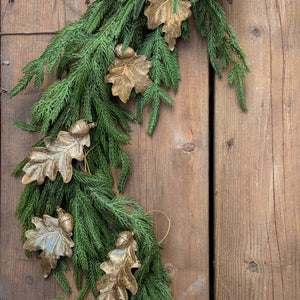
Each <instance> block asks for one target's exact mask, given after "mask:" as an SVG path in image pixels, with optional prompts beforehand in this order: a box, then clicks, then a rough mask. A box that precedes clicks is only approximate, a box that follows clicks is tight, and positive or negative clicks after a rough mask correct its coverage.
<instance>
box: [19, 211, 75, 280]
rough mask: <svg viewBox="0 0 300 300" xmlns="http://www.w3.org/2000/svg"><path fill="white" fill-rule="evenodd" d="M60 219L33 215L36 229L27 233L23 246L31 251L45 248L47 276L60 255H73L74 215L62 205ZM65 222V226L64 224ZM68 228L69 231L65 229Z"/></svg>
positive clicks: (44, 258)
mask: <svg viewBox="0 0 300 300" xmlns="http://www.w3.org/2000/svg"><path fill="white" fill-rule="evenodd" d="M57 214H58V219H56V218H52V217H50V216H48V215H44V216H43V219H41V218H37V217H33V218H32V223H33V224H34V225H35V227H36V228H35V229H34V230H28V231H26V233H25V236H26V238H27V240H26V242H25V243H24V246H23V248H24V249H25V250H29V251H37V250H43V251H42V253H41V254H40V256H39V257H40V258H41V259H42V263H41V266H42V269H43V276H44V277H45V278H47V277H48V275H49V274H50V272H51V269H54V268H55V267H56V264H57V260H58V259H59V258H60V256H67V257H69V258H71V257H72V255H73V252H72V249H71V248H72V247H74V242H73V241H72V239H71V236H72V230H73V224H74V221H73V217H72V216H71V215H70V214H68V213H66V212H65V211H64V210H63V209H61V208H60V207H57ZM62 224H63V226H62ZM66 228H67V231H66V230H65V229H66Z"/></svg>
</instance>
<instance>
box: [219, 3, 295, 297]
mask: <svg viewBox="0 0 300 300" xmlns="http://www.w3.org/2000/svg"><path fill="white" fill-rule="evenodd" d="M234 4H235V5H231V6H230V5H229V4H228V3H226V1H223V5H224V7H225V10H226V12H227V16H228V20H229V22H230V23H231V24H232V25H233V26H234V28H235V29H236V30H237V33H238V36H239V40H240V43H241V45H242V47H243V48H244V49H245V50H246V53H247V55H248V59H249V61H250V64H251V69H252V73H251V74H250V76H249V78H248V79H247V81H246V96H247V100H248V108H249V111H248V113H247V114H244V113H242V112H241V111H240V110H239V109H238V107H237V105H236V103H235V93H234V90H233V89H228V87H227V84H226V83H225V81H219V80H217V82H216V90H215V170H216V171H215V194H216V197H215V234H216V235H215V238H216V248H215V255H216V273H215V274H216V278H215V283H216V299H237V300H239V299H276V300H277V299H289V300H292V299H300V285H299V283H300V238H299V233H300V223H299V222H300V202H299V199H300V185H299V178H300V147H299V146H300V99H299V96H300V89H299V87H300V77H299V70H300V60H299V53H300V42H299V34H300V3H299V1H292V0H289V1H277V0H276V1H275V0H271V1H236V2H235V1H234Z"/></svg>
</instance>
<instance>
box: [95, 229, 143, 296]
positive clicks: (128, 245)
mask: <svg viewBox="0 0 300 300" xmlns="http://www.w3.org/2000/svg"><path fill="white" fill-rule="evenodd" d="M133 235H134V233H133V232H130V231H123V232H121V233H119V236H118V239H117V241H116V250H113V251H111V252H109V253H108V256H109V258H110V260H109V261H107V262H104V263H102V264H101V265H100V268H101V269H102V270H103V271H105V272H106V274H105V275H103V276H102V277H100V278H99V279H98V281H97V289H98V290H99V291H100V295H99V296H98V298H97V300H120V299H123V300H127V299H128V294H127V291H126V289H128V290H129V291H130V292H131V293H132V294H133V295H135V294H136V293H137V290H138V286H137V282H136V280H135V278H134V276H133V275H132V273H131V269H132V268H139V267H140V266H141V264H140V262H139V261H138V260H137V257H136V255H135V252H136V251H137V243H136V241H135V240H134V238H133Z"/></svg>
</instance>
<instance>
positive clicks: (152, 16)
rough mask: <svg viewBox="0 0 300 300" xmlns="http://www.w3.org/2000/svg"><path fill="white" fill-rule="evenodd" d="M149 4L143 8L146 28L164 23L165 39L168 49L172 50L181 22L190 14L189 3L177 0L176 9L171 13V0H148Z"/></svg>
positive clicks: (179, 33)
mask: <svg viewBox="0 0 300 300" xmlns="http://www.w3.org/2000/svg"><path fill="white" fill-rule="evenodd" d="M149 2H150V5H149V6H148V7H147V8H146V9H145V12H144V14H145V16H146V17H147V18H148V28H149V29H155V28H157V27H158V26H159V25H160V24H164V26H163V28H162V31H163V32H165V40H166V42H167V43H168V45H169V48H170V50H172V51H173V50H174V47H175V44H176V39H177V38H178V37H180V36H181V23H182V21H184V20H186V19H187V18H188V17H190V16H191V14H192V12H191V10H190V7H191V3H190V2H189V1H187V0H179V3H178V9H177V12H176V13H173V2H172V0H149Z"/></svg>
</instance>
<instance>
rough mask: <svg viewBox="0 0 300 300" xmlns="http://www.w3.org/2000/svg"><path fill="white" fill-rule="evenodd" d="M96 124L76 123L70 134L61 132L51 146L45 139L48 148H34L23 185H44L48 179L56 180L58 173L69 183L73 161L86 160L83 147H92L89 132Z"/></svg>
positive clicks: (29, 155) (25, 170)
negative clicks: (34, 182)
mask: <svg viewBox="0 0 300 300" xmlns="http://www.w3.org/2000/svg"><path fill="white" fill-rule="evenodd" d="M95 126H96V124H95V123H94V122H93V123H90V124H87V123H86V122H85V121H84V120H79V121H77V122H76V123H74V124H73V125H72V126H71V127H70V129H69V132H66V131H60V132H59V133H58V135H57V138H56V140H55V141H54V142H53V143H52V144H51V143H50V142H49V138H48V137H46V138H45V139H44V143H45V145H46V147H33V148H31V149H30V151H29V153H28V157H29V158H30V161H29V162H28V163H27V164H26V165H25V166H24V168H23V171H24V172H25V173H26V174H25V175H24V177H23V179H22V183H23V184H28V183H30V182H32V181H35V180H36V181H37V184H39V185H40V184H43V183H44V181H45V178H46V177H49V178H50V179H51V180H52V181H54V180H55V178H56V175H57V172H60V173H61V176H62V178H63V181H64V183H68V182H69V181H70V180H71V178H72V175H73V168H72V159H73V158H74V159H77V160H79V161H82V160H83V159H84V152H83V147H84V146H87V147H89V146H90V143H91V141H90V135H89V130H90V129H91V128H94V127H95Z"/></svg>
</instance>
